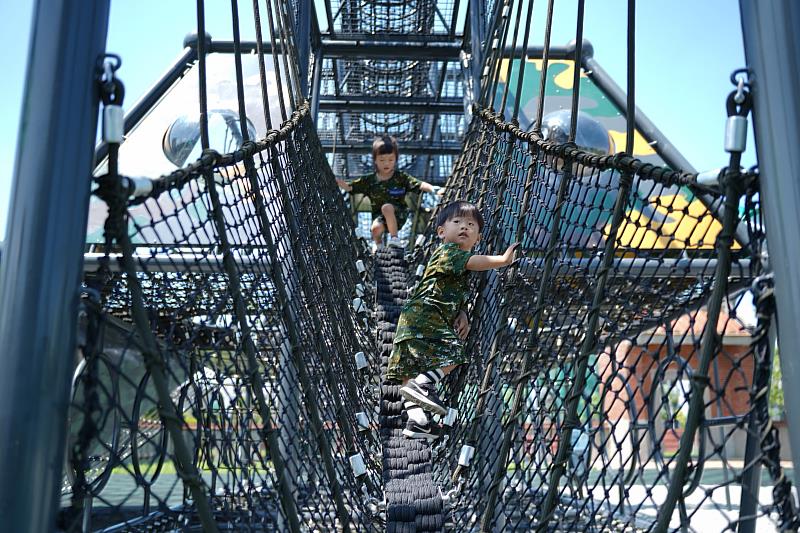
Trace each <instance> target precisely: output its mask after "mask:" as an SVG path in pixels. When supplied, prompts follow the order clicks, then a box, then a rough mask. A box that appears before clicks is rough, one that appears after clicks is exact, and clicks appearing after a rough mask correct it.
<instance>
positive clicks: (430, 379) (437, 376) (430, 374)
mask: <svg viewBox="0 0 800 533" xmlns="http://www.w3.org/2000/svg"><path fill="white" fill-rule="evenodd" d="M443 377H444V372H443V371H442V369H441V368H437V369H436V370H428V371H427V372H423V373H422V374H420V375H419V376H417V377H415V378H414V381H416V382H417V383H433V384H434V385H436V384H437V383H439V382H440V381H441V380H442V378H443Z"/></svg>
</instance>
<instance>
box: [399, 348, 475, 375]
mask: <svg viewBox="0 0 800 533" xmlns="http://www.w3.org/2000/svg"><path fill="white" fill-rule="evenodd" d="M466 361H467V358H466V355H465V353H464V348H463V347H462V346H461V344H460V343H458V342H448V341H446V340H433V339H408V340H404V341H401V342H396V343H394V348H393V349H392V355H391V356H390V357H389V365H388V367H387V368H386V379H387V380H391V381H402V380H403V378H413V377H415V376H417V375H419V374H421V373H422V372H426V371H428V370H434V369H436V368H444V367H446V366H450V365H460V364H463V363H465V362H466Z"/></svg>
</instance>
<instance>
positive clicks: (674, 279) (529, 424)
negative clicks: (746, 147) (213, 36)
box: [59, 0, 799, 532]
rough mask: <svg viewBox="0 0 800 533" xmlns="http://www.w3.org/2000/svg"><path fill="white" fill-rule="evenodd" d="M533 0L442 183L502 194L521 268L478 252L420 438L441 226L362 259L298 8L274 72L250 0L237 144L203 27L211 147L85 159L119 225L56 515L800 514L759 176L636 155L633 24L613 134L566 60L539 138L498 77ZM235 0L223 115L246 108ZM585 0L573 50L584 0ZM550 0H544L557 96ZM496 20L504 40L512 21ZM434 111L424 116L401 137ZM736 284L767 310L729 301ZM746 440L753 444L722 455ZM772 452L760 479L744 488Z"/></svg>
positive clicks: (93, 279)
mask: <svg viewBox="0 0 800 533" xmlns="http://www.w3.org/2000/svg"><path fill="white" fill-rule="evenodd" d="M334 5H336V4H335V3H334ZM456 5H457V4H456ZM526 5H527V9H528V10H529V11H528V14H527V18H526V17H525V16H523V15H522V9H523V4H522V3H519V4H514V3H513V2H511V1H510V0H506V1H504V2H498V3H496V4H494V3H493V4H491V5H490V6H486V11H485V13H483V15H482V16H485V17H486V19H485V22H486V29H487V30H488V31H487V34H486V35H487V36H488V37H487V38H486V39H485V42H486V43H489V45H488V46H485V47H484V48H483V53H482V54H481V55H482V59H481V62H480V64H478V65H477V68H476V69H475V70H476V71H478V72H480V73H481V76H479V77H478V78H477V79H476V80H474V81H475V83H474V84H473V83H472V82H470V83H468V84H467V85H470V87H469V89H470V90H471V91H472V92H473V95H474V99H473V102H472V106H471V107H470V113H471V121H470V122H469V126H468V130H467V132H466V135H465V138H464V142H463V148H462V150H461V153H460V155H459V157H458V158H457V160H456V161H455V163H454V166H453V169H452V173H451V174H450V177H449V178H448V179H447V184H446V194H445V202H446V201H449V200H453V199H467V200H469V201H472V202H474V203H475V204H476V205H478V206H479V207H480V209H481V211H482V212H483V214H484V216H485V218H486V228H485V231H484V235H483V238H482V239H481V241H480V243H479V246H478V251H479V252H480V253H493V252H496V251H498V250H503V249H505V247H506V246H508V245H509V244H511V243H513V242H520V243H521V246H520V258H519V259H518V260H517V262H516V263H515V264H514V265H512V266H511V267H509V268H508V269H505V270H504V271H501V272H491V273H485V274H483V275H481V276H477V275H476V276H475V277H474V278H473V284H474V293H473V294H474V300H473V302H472V303H471V305H470V309H469V310H468V312H469V315H470V317H471V323H472V330H471V333H470V337H469V339H468V341H467V349H468V351H469V354H470V355H471V363H470V364H468V365H465V366H464V367H462V368H460V369H459V370H458V371H456V372H454V373H453V374H451V375H450V376H448V377H447V378H446V379H445V381H444V384H443V388H444V390H443V397H444V398H447V399H449V401H450V403H451V406H452V407H453V408H454V409H455V411H454V413H456V412H457V416H455V421H454V423H453V424H452V427H450V429H449V431H448V433H447V434H446V435H445V436H444V437H443V438H441V439H439V440H437V441H435V442H434V443H433V445H429V444H427V443H422V442H420V441H413V440H408V439H405V438H404V437H402V435H401V431H400V430H401V429H402V427H403V425H402V424H403V422H402V415H401V411H402V402H401V401H400V397H399V394H398V390H397V389H398V386H397V385H396V384H391V383H384V382H383V381H382V379H381V372H382V369H383V370H385V365H386V359H387V357H388V354H389V352H390V350H391V341H392V339H393V330H394V323H395V322H396V320H397V317H398V315H399V310H400V307H401V306H402V303H403V300H404V298H405V295H406V293H407V290H408V289H409V288H410V287H411V286H413V283H414V282H415V281H416V278H415V273H416V272H418V265H424V264H425V262H426V259H427V257H428V256H429V254H430V253H431V252H432V251H433V250H434V249H435V247H436V245H437V243H436V238H435V235H434V230H435V228H432V227H430V226H428V228H427V230H426V232H425V233H423V234H422V235H421V236H420V237H419V238H418V239H417V240H416V242H415V243H413V245H412V246H410V247H409V248H410V250H409V251H408V253H407V254H404V252H403V251H402V250H399V249H389V248H386V249H379V250H378V252H377V253H376V254H375V255H374V256H373V255H371V254H369V253H368V252H367V247H366V245H365V243H364V242H363V241H362V240H360V239H356V238H354V236H353V231H354V229H355V225H354V222H353V218H352V216H351V211H350V209H349V208H348V206H347V205H346V203H345V199H344V198H343V196H342V195H341V193H340V192H339V190H338V188H337V187H336V184H335V181H334V173H333V171H332V169H331V166H330V162H329V161H334V162H336V161H339V160H337V159H336V158H335V156H332V157H331V159H328V158H326V156H325V154H324V152H325V148H324V147H323V144H322V143H321V141H320V138H319V137H318V134H317V126H316V125H315V123H314V122H313V120H312V111H311V108H312V105H311V104H310V103H309V102H308V101H307V100H306V99H305V97H304V92H303V90H302V88H301V85H302V84H301V74H300V72H299V70H298V69H297V65H298V64H299V63H300V61H299V58H298V56H297V54H298V47H297V45H296V43H297V36H296V35H295V33H294V32H295V22H294V17H293V16H292V13H293V11H292V8H293V6H292V5H290V4H288V3H286V2H282V1H275V0H273V1H267V2H266V9H267V14H266V18H267V19H268V21H269V26H270V28H269V30H270V31H269V33H270V39H271V44H272V46H271V54H272V62H273V69H274V72H275V75H276V80H277V86H278V90H277V93H270V91H269V90H268V88H267V82H266V75H265V72H266V67H265V61H266V60H267V59H269V56H270V54H269V53H266V52H264V50H262V49H261V41H262V38H261V17H260V12H259V3H258V2H254V3H253V7H254V14H255V17H254V18H255V21H256V24H257V26H256V29H257V35H258V43H257V46H258V51H257V56H258V61H259V73H260V76H259V79H260V82H261V87H260V89H261V96H262V97H263V102H262V109H263V115H264V116H263V119H264V122H265V124H266V127H267V130H268V133H267V134H266V135H265V136H264V137H263V138H261V139H254V138H251V133H250V132H249V131H248V128H247V127H241V126H239V127H238V129H235V130H234V131H233V134H235V135H238V138H237V139H236V142H235V143H234V144H235V149H234V150H232V151H230V152H226V153H221V152H219V151H217V150H215V149H214V148H213V147H212V146H211V143H210V139H209V130H208V128H209V126H208V116H209V113H210V112H209V107H208V102H207V94H206V77H205V68H206V50H205V47H206V46H207V43H206V41H205V40H204V39H198V40H197V44H196V46H197V48H198V55H197V57H198V69H199V77H198V79H199V88H198V93H199V103H200V120H199V122H198V124H197V127H198V129H199V137H200V144H201V149H202V152H201V154H200V157H199V159H197V160H196V161H195V162H193V163H191V164H189V165H188V166H184V167H183V168H181V169H179V170H177V171H175V172H173V173H171V174H169V175H165V176H162V177H160V178H157V179H148V180H142V179H136V178H132V177H126V176H123V175H121V173H120V172H119V169H118V157H119V151H120V150H124V145H123V146H122V147H120V145H119V141H116V142H114V141H113V140H111V141H109V144H108V160H107V164H106V170H105V171H104V173H103V174H102V175H101V176H99V177H97V178H96V180H95V182H96V188H95V191H94V194H95V196H96V198H97V199H98V200H99V201H100V202H101V204H102V205H103V206H104V209H105V219H104V220H105V221H104V227H103V243H102V244H101V245H100V246H99V247H98V248H97V249H96V252H97V254H96V257H95V259H96V265H97V267H96V268H95V269H93V270H92V271H91V272H89V273H87V275H86V278H85V280H84V283H85V286H84V291H83V294H84V296H83V299H82V314H81V319H80V328H79V329H80V350H79V357H78V364H77V366H76V370H75V378H74V380H73V386H72V401H71V406H70V419H69V431H68V436H69V442H68V450H67V461H66V468H65V473H64V478H63V487H62V507H61V511H60V513H59V523H60V527H62V528H63V529H64V530H66V531H88V530H92V531H95V530H104V531H173V530H189V531H191V530H198V531H200V530H203V531H223V530H228V531H287V530H288V531H334V530H337V531H338V530H347V531H383V530H387V531H398V532H399V531H440V530H443V529H446V530H451V531H531V530H537V531H562V530H563V531H619V530H637V531H638V530H643V531H666V530H690V529H692V528H693V529H698V528H699V530H707V528H708V527H710V526H709V525H708V524H711V523H713V524H714V525H713V527H714V529H715V530H717V529H720V530H722V529H729V530H735V529H736V528H737V527H740V526H742V524H744V523H746V522H748V521H752V522H754V521H755V520H756V519H757V518H759V517H762V516H767V515H768V516H769V517H770V518H772V519H773V520H775V522H776V523H777V524H778V526H779V527H781V528H784V529H792V528H796V527H797V526H798V523H799V522H798V516H797V511H796V509H795V501H794V496H793V494H792V492H791V490H792V489H791V487H790V484H789V482H788V480H787V478H786V477H785V475H784V473H783V471H782V469H781V464H780V450H779V443H778V440H777V430H776V429H775V428H774V426H772V425H771V421H770V415H769V403H768V402H769V398H768V391H769V382H770V376H771V371H772V367H771V365H772V362H773V361H772V359H773V355H772V354H773V350H772V340H771V337H770V335H771V333H770V331H771V324H772V319H773V314H774V299H773V296H772V292H771V278H770V276H769V275H768V272H767V271H766V269H765V265H763V264H762V262H761V257H762V254H761V251H762V249H763V246H764V241H765V233H764V228H763V224H762V221H761V204H760V201H759V194H758V191H759V189H758V174H757V173H756V172H754V171H748V172H741V171H740V169H739V156H740V154H741V149H740V148H737V147H736V146H732V149H731V150H730V152H731V156H730V162H729V165H728V166H727V167H726V169H724V170H722V171H720V173H719V175H718V176H717V179H716V180H715V181H714V180H712V182H706V181H703V180H701V179H700V178H698V176H697V175H696V174H691V173H682V172H679V171H674V170H671V169H669V168H667V167H664V166H659V165H653V164H651V163H646V162H643V161H642V160H640V159H637V158H636V157H634V155H632V154H633V151H632V149H633V146H634V142H633V141H634V134H635V133H636V132H635V120H634V117H635V115H636V110H635V105H634V102H635V101H634V86H633V63H634V61H633V59H634V53H633V52H634V51H633V46H632V42H633V27H632V25H631V26H630V29H631V31H630V32H629V36H628V37H629V57H628V64H629V72H630V74H631V75H630V76H629V80H628V82H629V85H628V88H627V89H628V90H627V94H628V101H627V102H626V108H625V113H626V117H627V120H626V132H625V140H626V143H625V148H624V149H623V151H622V152H620V153H618V154H616V155H608V154H598V153H593V152H591V151H588V150H587V149H586V147H585V146H580V145H579V144H578V142H577V141H578V140H580V139H579V137H580V126H579V122H578V120H579V113H578V110H579V108H578V103H579V97H580V94H579V87H580V83H579V82H580V69H579V68H574V69H573V70H574V78H573V85H572V87H573V88H574V89H573V90H572V98H571V100H572V101H571V107H570V115H569V117H570V119H569V120H570V124H569V126H568V127H567V128H566V129H567V133H566V137H565V138H564V139H557V138H556V136H555V133H552V134H549V135H545V133H546V132H545V131H543V130H544V129H545V128H544V127H543V126H545V125H547V122H546V120H544V105H545V104H544V100H545V98H544V97H541V98H539V100H538V106H537V109H536V110H535V113H534V118H533V120H532V124H531V126H530V128H527V129H522V128H521V127H520V105H519V100H518V99H517V100H516V101H514V102H513V103H512V102H511V101H510V100H509V94H510V91H511V88H510V86H511V85H512V83H513V82H516V83H517V84H518V85H517V91H516V93H514V94H517V95H518V94H520V92H521V91H520V89H521V87H522V86H523V84H524V82H525V66H524V65H525V63H526V61H525V60H524V59H525V58H524V57H523V54H524V53H525V52H524V51H526V50H527V42H528V41H527V39H528V35H530V33H531V28H530V24H531V18H532V17H531V12H530V10H531V9H532V2H531V3H529V4H526ZM630 5H631V8H630V10H629V13H628V16H629V17H630V18H629V20H633V18H634V13H633V2H631V3H630ZM199 6H200V8H199V9H198V27H197V29H198V35H204V33H205V32H204V24H205V21H204V11H203V9H202V2H199ZM232 6H233V17H232V20H233V35H234V45H235V46H234V48H235V50H234V65H235V70H236V87H237V100H238V104H239V105H238V113H237V116H236V117H235V118H234V119H233V120H234V122H235V121H236V120H238V124H239V125H244V124H247V123H248V115H247V111H246V108H245V98H244V85H245V83H244V81H243V74H242V66H241V62H242V51H241V41H240V39H239V28H238V11H237V9H238V7H237V2H236V1H233V2H232ZM370 6H371V8H372V9H370V10H367V11H366V12H364V13H361V12H360V11H359V10H355V9H351V8H352V7H353V6H351V5H350V3H349V2H342V3H341V5H340V6H339V9H338V10H337V12H339V11H341V12H343V13H345V14H346V17H344V18H342V19H341V21H340V23H339V24H340V26H336V27H337V28H338V29H339V30H340V31H341V32H343V33H347V32H355V33H369V32H370V31H372V29H374V28H381V29H382V31H395V32H397V33H398V34H401V33H405V32H409V31H411V30H410V29H409V27H410V26H413V27H414V28H421V29H419V30H418V31H419V32H421V33H425V34H430V35H431V36H439V37H441V34H442V33H447V32H448V31H449V28H445V30H447V31H442V30H441V28H439V27H438V23H437V22H435V21H436V20H437V19H436V16H437V12H436V9H435V8H436V6H435V4H434V3H431V2H418V3H416V4H415V8H414V9H411V8H409V7H408V6H406V5H405V3H399V4H398V5H397V6H395V5H394V4H393V3H375V5H374V6H373V5H372V4H370ZM449 9H450V11H457V8H454V7H453V6H449ZM425 10H428V11H425ZM578 12H579V15H578V20H577V27H576V44H575V49H574V61H575V64H578V63H579V61H580V58H581V57H582V55H581V46H582V42H583V41H582V19H583V2H580V3H579V11H578ZM552 13H553V2H552V0H551V1H550V2H549V5H548V15H547V24H546V29H547V33H546V37H545V47H544V57H543V58H542V69H541V71H542V75H541V76H540V83H541V89H540V93H539V94H541V95H544V92H545V91H544V85H545V83H546V73H547V69H548V61H549V58H548V54H549V29H550V26H551V24H552ZM470 14H471V15H473V14H474V13H473V11H470ZM362 15H363V17H362ZM438 16H441V15H440V14H439V15H438ZM453 17H454V19H455V15H453ZM522 20H526V21H527V23H526V27H525V28H524V29H523V28H522V27H521V26H520V21H522ZM370 21H371V22H370ZM514 21H516V22H514ZM370 24H372V26H371V25H370ZM393 24H394V25H393ZM334 26H335V24H333V21H332V23H331V24H330V27H332V28H333V27H334ZM373 26H374V28H373ZM512 27H513V29H512ZM517 36H522V37H521V38H522V40H523V43H522V48H521V49H518V48H517V46H516V45H517ZM508 39H511V40H512V47H511V50H512V51H515V52H512V54H511V57H508V56H507V55H506V54H505V52H504V49H503V47H502V46H500V45H499V44H498V43H503V42H506V41H507V40H508ZM477 44H480V43H477ZM278 50H281V51H282V53H280V54H279V53H278V52H277V51H278ZM473 50H476V51H477V48H474V49H473ZM514 54H516V56H515V55H514ZM515 59H516V61H515ZM316 60H317V61H321V60H320V59H319V58H316ZM473 60H476V61H477V57H473ZM514 65H516V67H514ZM519 65H522V66H521V67H520V66H519ZM395 67H397V65H395V66H393V67H392V68H395ZM512 67H513V68H517V69H518V70H516V71H512ZM438 68H439V66H438V65H437V69H438ZM359 72H360V73H359V74H358V76H362V77H364V78H365V79H367V78H369V77H370V76H371V75H372V74H370V72H369V69H364V70H361V71H359ZM373 74H374V73H373ZM375 75H376V76H378V78H379V79H383V78H385V77H386V72H384V71H380V72H378V73H377V74H375ZM412 77H413V78H414V79H417V78H418V77H419V76H416V74H415V75H414V76H412ZM370 79H371V78H370ZM512 80H513V82H512ZM412 85H413V84H412ZM362 86H365V87H367V89H365V90H368V91H375V90H376V87H380V90H381V91H385V92H386V94H391V92H392V91H394V90H395V87H394V86H393V85H391V84H377V85H370V84H366V85H364V84H362ZM102 87H103V92H104V102H105V103H106V105H107V106H110V105H120V104H121V98H122V94H121V84H120V83H119V81H118V80H115V78H114V77H113V75H110V76H109V75H108V74H107V75H106V78H104V83H103V85H102ZM406 89H407V88H406ZM406 89H402V90H403V91H406ZM409 90H410V91H412V93H413V91H415V89H413V88H412V89H409ZM425 90H428V88H427V87H426V88H425ZM318 96H319V95H317V97H318ZM273 97H275V98H278V99H279V100H280V101H279V111H277V110H275V106H271V102H270V98H273ZM731 98H732V99H733V100H732V102H733V103H730V102H729V114H730V115H731V116H742V117H744V116H746V115H747V111H748V106H749V100H748V99H747V98H748V96H747V94H746V91H743V89H742V88H741V86H740V88H739V90H738V91H737V92H736V93H735V94H733V93H732V96H731ZM512 104H513V105H512ZM509 106H510V107H511V108H513V110H512V111H511V112H510V113H509V112H508V108H509ZM272 113H278V115H277V117H279V119H278V120H276V117H273V115H272ZM424 123H425V121H424V120H421V121H416V122H413V121H412V122H409V124H410V126H408V127H410V128H416V129H415V130H414V132H412V133H410V134H409V135H411V136H415V137H416V138H419V137H420V136H421V135H423V134H424V131H425V130H426V128H425V127H424ZM273 124H274V126H273ZM409 131H410V130H409ZM423 140H424V139H423ZM336 164H340V163H336ZM341 164H345V165H346V163H341ZM339 170H340V171H341V169H339ZM440 205H441V204H440ZM433 214H435V211H434V213H433ZM748 293H752V294H753V295H754V302H755V308H756V312H757V318H758V321H757V323H756V326H755V329H754V330H753V331H750V330H748V329H746V327H745V326H744V325H743V322H742V317H743V315H744V314H745V308H746V307H747V304H746V303H745V295H747V294H748ZM742 441H745V442H746V446H747V448H748V450H750V451H749V452H748V455H747V457H748V458H749V459H748V460H747V461H745V462H742V461H740V460H733V459H731V458H730V457H731V455H732V454H733V453H734V450H733V449H732V448H733V447H735V446H736V445H737V444H736V443H741V442H742ZM761 464H763V465H764V466H765V467H766V468H767V470H768V472H769V475H770V478H771V479H772V480H773V483H772V485H773V486H774V488H773V491H772V503H770V504H763V503H759V499H758V488H759V486H760V484H761V482H760V479H759V477H760V471H759V470H758V467H759V465H761ZM736 500H739V501H736ZM733 504H737V505H739V510H738V512H737V511H734V510H733V507H732V505H733ZM747 505H751V507H750V508H747V509H749V510H746V506H747ZM673 511H674V512H673Z"/></svg>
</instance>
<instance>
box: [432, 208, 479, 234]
mask: <svg viewBox="0 0 800 533" xmlns="http://www.w3.org/2000/svg"><path fill="white" fill-rule="evenodd" d="M456 217H466V218H472V219H474V220H475V221H477V222H478V231H483V215H482V214H481V212H480V210H479V209H478V208H477V206H476V205H475V204H472V203H470V202H467V201H465V200H456V201H455V202H450V203H449V204H447V205H446V206H444V208H443V209H442V210H441V211H439V215H438V216H437V217H436V227H439V226H444V223H445V222H447V221H448V220H450V219H451V218H456Z"/></svg>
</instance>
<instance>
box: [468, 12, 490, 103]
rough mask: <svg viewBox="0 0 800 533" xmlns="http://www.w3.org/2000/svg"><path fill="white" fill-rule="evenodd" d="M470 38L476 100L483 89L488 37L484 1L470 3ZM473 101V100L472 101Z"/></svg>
mask: <svg viewBox="0 0 800 533" xmlns="http://www.w3.org/2000/svg"><path fill="white" fill-rule="evenodd" d="M469 38H470V54H471V55H472V60H471V65H472V73H471V74H472V101H473V102H474V101H476V100H477V99H478V97H479V96H480V95H479V94H478V93H479V92H480V90H481V70H482V68H483V40H484V39H486V6H484V3H483V2H476V1H472V2H470V3H469ZM470 103H471V102H470Z"/></svg>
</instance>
